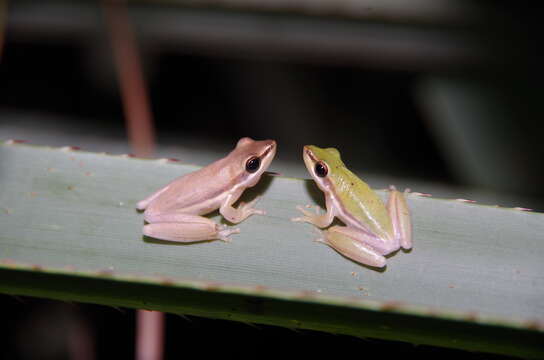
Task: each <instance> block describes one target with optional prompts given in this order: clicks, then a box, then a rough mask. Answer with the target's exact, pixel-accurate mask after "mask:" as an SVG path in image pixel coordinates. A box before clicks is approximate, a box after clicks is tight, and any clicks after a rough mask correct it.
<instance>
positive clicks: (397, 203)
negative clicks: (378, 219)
mask: <svg viewBox="0 0 544 360" xmlns="http://www.w3.org/2000/svg"><path fill="white" fill-rule="evenodd" d="M389 191H390V192H389V200H388V201H387V211H388V212H389V217H390V218H391V221H392V222H393V231H394V234H395V238H396V239H397V240H398V241H399V243H400V246H401V247H402V248H403V249H407V250H408V249H411V248H412V220H411V216H410V210H409V209H408V204H407V203H406V199H405V198H404V194H407V193H409V192H410V189H406V190H404V193H401V192H400V191H398V190H397V189H396V188H395V187H394V186H393V185H391V186H390V187H389Z"/></svg>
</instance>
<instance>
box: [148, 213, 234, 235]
mask: <svg viewBox="0 0 544 360" xmlns="http://www.w3.org/2000/svg"><path fill="white" fill-rule="evenodd" d="M146 221H148V222H149V224H147V225H144V229H143V233H144V235H146V236H149V237H153V238H156V239H161V240H168V241H178V242H193V241H203V240H215V239H220V240H223V241H230V239H229V238H228V236H229V235H231V234H237V233H239V232H240V230H239V229H229V228H228V227H226V226H225V225H220V224H217V223H215V222H213V221H212V220H210V219H208V218H205V217H202V216H197V215H189V214H179V213H166V214H160V215H148V216H147V217H146Z"/></svg>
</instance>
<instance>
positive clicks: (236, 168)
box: [137, 137, 276, 242]
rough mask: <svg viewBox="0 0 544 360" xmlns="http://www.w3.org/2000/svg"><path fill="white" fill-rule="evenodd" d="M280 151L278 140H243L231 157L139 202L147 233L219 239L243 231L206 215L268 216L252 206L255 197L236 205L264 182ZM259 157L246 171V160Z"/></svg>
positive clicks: (233, 220)
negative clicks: (253, 167)
mask: <svg viewBox="0 0 544 360" xmlns="http://www.w3.org/2000/svg"><path fill="white" fill-rule="evenodd" d="M275 154H276V142H275V141H274V140H263V141H254V140H252V139H250V138H247V137H246V138H242V139H240V140H239V141H238V143H237V144H236V148H235V149H234V150H233V151H232V152H231V153H229V154H228V155H227V156H226V157H224V158H222V159H220V160H217V161H216V162H214V163H212V164H210V165H208V166H206V167H204V168H202V169H199V170H197V171H195V172H192V173H190V174H187V175H184V176H181V177H179V178H177V179H176V180H174V181H172V182H171V183H170V184H168V185H166V186H165V187H163V188H162V189H160V190H158V191H157V192H155V193H154V194H152V195H151V196H149V197H148V198H147V199H145V200H142V201H140V202H139V203H138V204H137V209H138V210H144V209H145V212H144V219H145V221H146V222H148V224H147V225H144V228H143V233H144V235H147V236H150V237H153V238H157V239H161V240H168V241H178V242H193V241H202V240H214V239H220V240H224V241H228V240H229V238H228V236H229V235H231V234H234V233H239V232H240V230H239V229H230V228H228V227H226V226H224V225H220V224H217V223H215V222H214V221H212V220H210V219H208V218H206V217H203V216H201V215H205V214H208V213H210V212H212V211H214V210H217V209H219V212H220V213H221V215H223V217H224V218H225V219H227V220H228V221H229V222H231V223H235V224H237V223H239V222H241V221H243V220H245V219H246V218H247V217H248V216H250V215H253V214H258V215H264V214H265V212H264V210H257V209H255V208H253V204H254V203H255V202H256V201H257V200H258V198H257V199H255V200H253V201H251V202H249V203H241V204H240V205H239V206H238V208H234V207H233V204H234V203H235V202H236V201H237V200H238V198H239V197H240V196H241V195H242V193H243V192H244V190H245V189H246V188H248V187H252V186H254V185H255V184H257V182H258V181H259V179H260V177H261V175H262V174H263V172H264V171H265V170H266V169H267V168H268V166H269V165H270V163H271V162H272V160H273V159H274V155H275ZM254 156H257V157H259V158H260V160H261V165H260V167H259V169H258V170H257V171H255V172H253V173H251V172H248V171H247V170H246V162H247V161H248V160H249V159H250V158H252V157H254Z"/></svg>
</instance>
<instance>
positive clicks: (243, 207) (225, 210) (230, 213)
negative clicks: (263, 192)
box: [219, 197, 266, 224]
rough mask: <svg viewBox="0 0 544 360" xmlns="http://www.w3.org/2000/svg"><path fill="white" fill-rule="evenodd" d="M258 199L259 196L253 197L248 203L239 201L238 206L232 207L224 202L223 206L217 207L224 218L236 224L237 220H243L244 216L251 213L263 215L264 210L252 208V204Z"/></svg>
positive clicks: (246, 216)
mask: <svg viewBox="0 0 544 360" xmlns="http://www.w3.org/2000/svg"><path fill="white" fill-rule="evenodd" d="M257 201H259V198H258V197H257V198H255V199H253V200H252V201H250V202H248V203H244V202H242V203H240V205H239V206H238V208H234V207H232V205H228V204H225V205H224V206H221V208H220V209H219V212H220V213H221V215H223V217H225V219H227V220H228V221H230V222H231V223H234V224H238V223H239V222H242V221H244V220H245V219H246V218H248V217H249V216H251V215H265V214H266V212H265V211H264V210H259V209H255V208H253V205H254V204H255V203H256V202H257Z"/></svg>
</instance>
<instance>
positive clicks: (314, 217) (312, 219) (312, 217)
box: [291, 205, 334, 228]
mask: <svg viewBox="0 0 544 360" xmlns="http://www.w3.org/2000/svg"><path fill="white" fill-rule="evenodd" d="M312 207H313V208H315V209H316V210H315V212H312V211H309V210H307V209H306V208H312ZM297 210H298V211H300V212H301V213H302V214H304V216H301V217H295V218H292V219H291V221H294V222H307V223H310V224H313V225H315V226H317V227H320V228H324V227H327V226H329V225H330V224H331V222H332V220H333V218H334V215H333V214H332V212H326V213H324V214H321V211H320V210H321V208H320V207H319V206H312V205H306V206H305V207H304V206H302V205H298V206H297Z"/></svg>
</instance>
